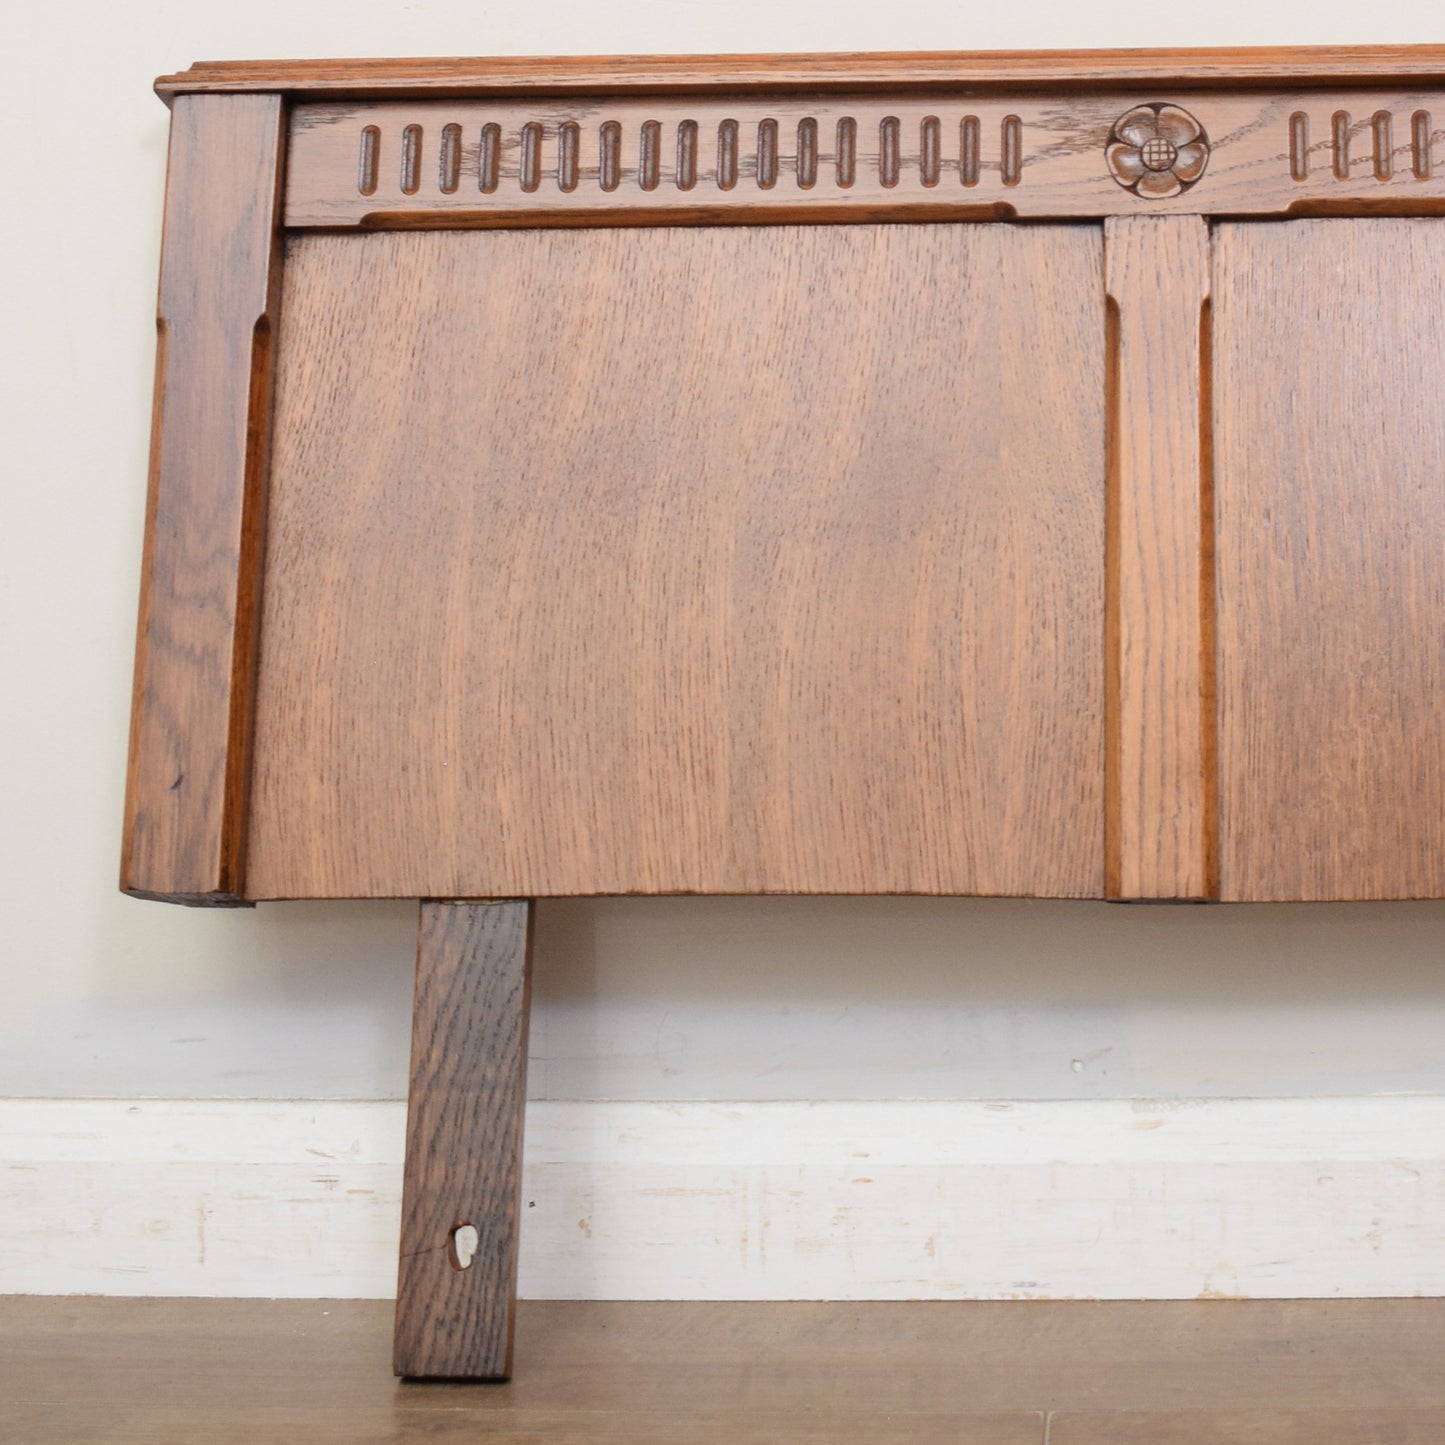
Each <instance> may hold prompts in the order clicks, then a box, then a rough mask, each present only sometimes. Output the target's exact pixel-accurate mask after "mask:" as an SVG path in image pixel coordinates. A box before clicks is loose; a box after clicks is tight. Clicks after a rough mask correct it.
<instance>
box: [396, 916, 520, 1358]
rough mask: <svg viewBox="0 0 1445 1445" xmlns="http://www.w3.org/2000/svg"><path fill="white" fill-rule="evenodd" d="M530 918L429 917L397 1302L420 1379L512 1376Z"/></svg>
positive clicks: (407, 1350)
mask: <svg viewBox="0 0 1445 1445" xmlns="http://www.w3.org/2000/svg"><path fill="white" fill-rule="evenodd" d="M533 911H534V909H533V905H532V904H531V903H530V902H525V901H520V902H494V903H423V904H422V905H421V919H420V924H419V928H418V935H417V953H416V1008H415V1012H414V1013H413V1016H412V1053H411V1092H410V1099H409V1104H408V1109H407V1127H406V1178H405V1183H404V1189H403V1200H402V1215H401V1269H400V1273H399V1277H398V1280H397V1294H396V1353H395V1365H396V1373H397V1374H398V1375H405V1376H407V1377H408V1378H411V1379H479V1380H504V1379H506V1378H507V1376H508V1375H510V1374H511V1370H512V1322H513V1317H514V1315H515V1313H516V1304H517V1234H518V1222H519V1218H520V1214H521V1188H522V1116H523V1108H524V1105H525V1103H526V1086H527V1003H528V991H529V985H530V971H531V958H532V915H533Z"/></svg>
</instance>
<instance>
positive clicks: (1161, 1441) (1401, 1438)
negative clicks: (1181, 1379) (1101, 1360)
mask: <svg viewBox="0 0 1445 1445" xmlns="http://www.w3.org/2000/svg"><path fill="white" fill-rule="evenodd" d="M1442 1440H1445V1410H1389V1409H1383V1410H1191V1411H1184V1412H1179V1413H1161V1412H1149V1413H1143V1414H1123V1413H1119V1412H1116V1411H1109V1412H1099V1413H1090V1414H1072V1413H1062V1414H1056V1415H1054V1416H1052V1417H1051V1418H1050V1420H1049V1433H1048V1445H1440V1442H1441V1441H1442Z"/></svg>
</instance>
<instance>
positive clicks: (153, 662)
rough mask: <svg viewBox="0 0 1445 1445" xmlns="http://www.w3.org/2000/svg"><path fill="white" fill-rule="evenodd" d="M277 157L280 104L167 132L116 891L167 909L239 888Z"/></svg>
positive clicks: (220, 112)
mask: <svg viewBox="0 0 1445 1445" xmlns="http://www.w3.org/2000/svg"><path fill="white" fill-rule="evenodd" d="M283 142H284V129H283V125H282V115H281V102H280V100H279V98H277V97H276V96H266V95H258V96H186V97H181V98H178V99H177V102H176V105H175V108H174V109H173V111H172V114H171V146H170V163H169V169H168V173H167V179H166V214H165V236H164V242H163V249H162V260H161V284H160V299H159V304H158V307H157V323H158V331H159V346H158V352H157V361H156V405H155V416H154V428H153V438H152V450H151V477H150V489H149V499H148V502H147V508H146V541H145V557H144V561H143V563H142V571H141V603H140V622H139V627H138V642H137V651H136V669H135V692H134V704H133V711H132V716H131V740H130V767H129V772H128V778H127V789H126V807H125V840H124V850H123V857H122V862H121V886H122V887H123V888H124V889H125V890H126V891H127V892H130V893H136V894H141V895H144V896H151V897H162V898H169V899H172V900H175V901H178V902H191V903H206V902H212V903H224V902H228V901H232V900H235V899H237V898H239V897H240V895H241V893H242V891H243V886H244V885H243V880H244V871H245V870H244V859H243V856H242V852H243V844H244V838H245V811H246V794H247V788H248V784H249V757H250V724H251V716H250V706H251V701H252V685H253V672H254V660H255V611H256V590H257V585H258V582H259V574H258V568H259V566H260V560H261V528H262V524H263V521H264V497H263V495H262V493H263V489H264V483H265V473H266V450H267V431H268V424H269V409H270V379H271V369H270V356H271V348H270V340H271V326H272V324H273V322H274V320H275V308H276V302H277V292H278V273H279V266H278V250H277V246H278V236H279V230H278V224H279V216H278V212H279V203H280V196H279V191H280V184H281V162H280V154H281V148H282V145H283Z"/></svg>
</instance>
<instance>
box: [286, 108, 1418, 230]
mask: <svg viewBox="0 0 1445 1445" xmlns="http://www.w3.org/2000/svg"><path fill="white" fill-rule="evenodd" d="M1161 117H1162V119H1161ZM1160 125H1162V128H1163V132H1164V133H1163V136H1162V139H1163V141H1165V142H1167V144H1168V147H1169V149H1166V150H1164V151H1163V152H1162V153H1156V151H1157V147H1156V148H1154V149H1153V150H1151V154H1150V160H1151V162H1152V166H1146V165H1144V164H1143V151H1144V148H1145V146H1146V145H1147V144H1148V139H1149V138H1150V136H1151V135H1152V133H1153V132H1154V130H1155V129H1156V128H1157V127H1158V126H1160ZM1171 155H1172V156H1173V159H1172V161H1171V160H1170V156H1171ZM1315 211H1323V212H1328V213H1330V214H1345V213H1359V214H1370V213H1376V214H1377V213H1379V212H1381V211H1391V212H1397V213H1402V214H1403V213H1412V214H1429V213H1437V214H1438V213H1440V212H1442V211H1445V88H1439V89H1428V88H1423V89H1413V90H1400V89H1390V90H1384V89H1374V90H1365V89H1360V88H1358V86H1356V87H1352V88H1344V89H1341V88H1336V89H1331V90H1321V91H1313V90H1299V89H1297V88H1289V87H1287V86H1284V85H1281V86H1280V87H1277V88H1275V89H1271V90H1269V91H1265V92H1259V91H1208V90H1203V91H1201V90H1198V89H1192V88H1191V89H1176V88H1160V89H1156V90H1151V91H1147V92H1144V93H1142V94H1141V93H1139V92H1131V91H1123V90H1106V91H1099V92H1093V91H1080V90H1078V89H1076V88H1075V87H1073V86H1069V87H1060V88H1058V89H1056V90H1051V91H1040V90H1022V89H1020V90H1014V91H1003V92H997V93H995V92H987V93H983V94H980V93H978V92H975V91H972V90H965V89H954V90H945V91H941V92H939V93H937V94H931V95H916V94H909V93H907V92H901V91H896V90H895V91H885V92H881V93H870V92H858V91H855V92H851V93H846V92H845V93H838V94H822V95H820V94H810V95H789V94H785V93H779V92H762V93H758V94H749V95H736V94H723V95H718V94H712V93H709V92H708V91H706V90H703V91H699V92H697V93H694V94H691V95H683V96H676V97H656V96H654V97H648V98H638V97H634V96H626V95H623V96H609V95H606V94H603V93H599V94H594V95H590V96H586V97H579V98H577V99H576V100H570V101H569V100H565V99H561V98H558V97H552V96H544V95H528V96H516V97H509V98H504V99H498V100H493V101H478V100H473V101H455V100H437V99H427V98H426V96H425V95H424V94H423V95H420V96H417V97H414V98H411V99H407V100H392V101H363V102H356V103H350V104H341V103H336V102H321V103H312V104H304V105H298V106H296V107H295V108H294V110H293V111H292V118H291V148H290V160H289V166H288V181H287V197H286V219H287V224H288V225H291V226H326V227H336V226H362V227H368V228H384V227H408V228H412V227H420V226H431V227H461V226H523V225H529V226H530V225H602V224H605V225H618V224H626V225H640V224H660V223H668V224H725V223H727V224H739V223H760V222H769V221H772V222H776V221H803V220H815V221H829V220H855V221H867V220H890V219H891V220H907V219H933V220H947V219H960V218H963V219H967V218H973V219H984V218H992V219H1000V218H1005V219H1006V218H1010V217H1019V218H1043V219H1048V218H1076V219H1091V218H1096V217H1101V216H1106V215H1120V216H1145V215H1155V214H1160V215H1170V214H1184V215H1193V214H1223V215H1244V214H1248V213H1260V214H1266V215H1290V214H1304V213H1310V212H1315Z"/></svg>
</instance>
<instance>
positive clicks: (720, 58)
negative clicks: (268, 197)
mask: <svg viewBox="0 0 1445 1445" xmlns="http://www.w3.org/2000/svg"><path fill="white" fill-rule="evenodd" d="M1440 81H1445V46H1439V45H1290V46H1252V47H1250V46H1246V47H1237V46H1232V47H1204V48H1195V49H1180V50H994V51H971V52H966V51H953V52H948V51H934V52H926V51H925V52H918V51H913V52H903V53H898V54H886V53H885V54H879V53H876V52H875V53H847V52H844V53H840V54H821V55H820V54H811V55H613V56H576V55H571V56H553V57H532V56H487V57H485V58H474V59H428V60H405V59H374V60H211V61H202V62H199V63H198V64H195V65H192V66H191V68H190V69H189V70H186V71H182V72H181V73H180V74H178V75H163V76H161V77H160V78H159V79H158V80H157V81H156V91H157V92H158V93H159V94H160V95H162V96H165V97H167V98H169V97H171V96H173V95H176V94H179V93H183V92H187V91H200V90H218V91H226V90H279V91H285V92H286V93H287V94H288V95H293V96H297V97H303V96H332V97H347V98H362V97H366V96H384V95H389V94H396V93H398V92H402V93H406V94H417V93H422V92H430V93H432V94H434V95H439V96H467V95H505V94H508V93H509V92H514V91H518V90H531V91H535V92H537V93H539V94H549V95H578V94H582V95H586V94H606V93H614V94H615V93H619V92H621V93H626V92H629V91H631V92H635V93H637V94H643V95H666V94H672V93H676V92H677V91H680V90H707V89H716V90H737V91H744V92H745V91H749V90H778V91H788V90H818V91H829V90H903V91H916V90H937V89H938V88H940V87H947V86H960V87H967V88H969V89H978V90H990V89H999V88H1009V89H1021V88H1027V87H1028V86H1031V85H1044V86H1059V87H1062V88H1066V89H1068V90H1069V91H1080V90H1096V89H1108V88H1109V87H1117V86H1139V85H1143V86H1146V87H1147V86H1160V85H1168V86H1175V87H1193V86H1219V85H1239V84H1241V83H1245V84H1249V83H1253V84H1264V85H1341V84H1344V85H1348V84H1352V83H1353V84H1372V85H1412V84H1419V83H1423V84H1429V83H1432V82H1436V83H1438V82H1440Z"/></svg>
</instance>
